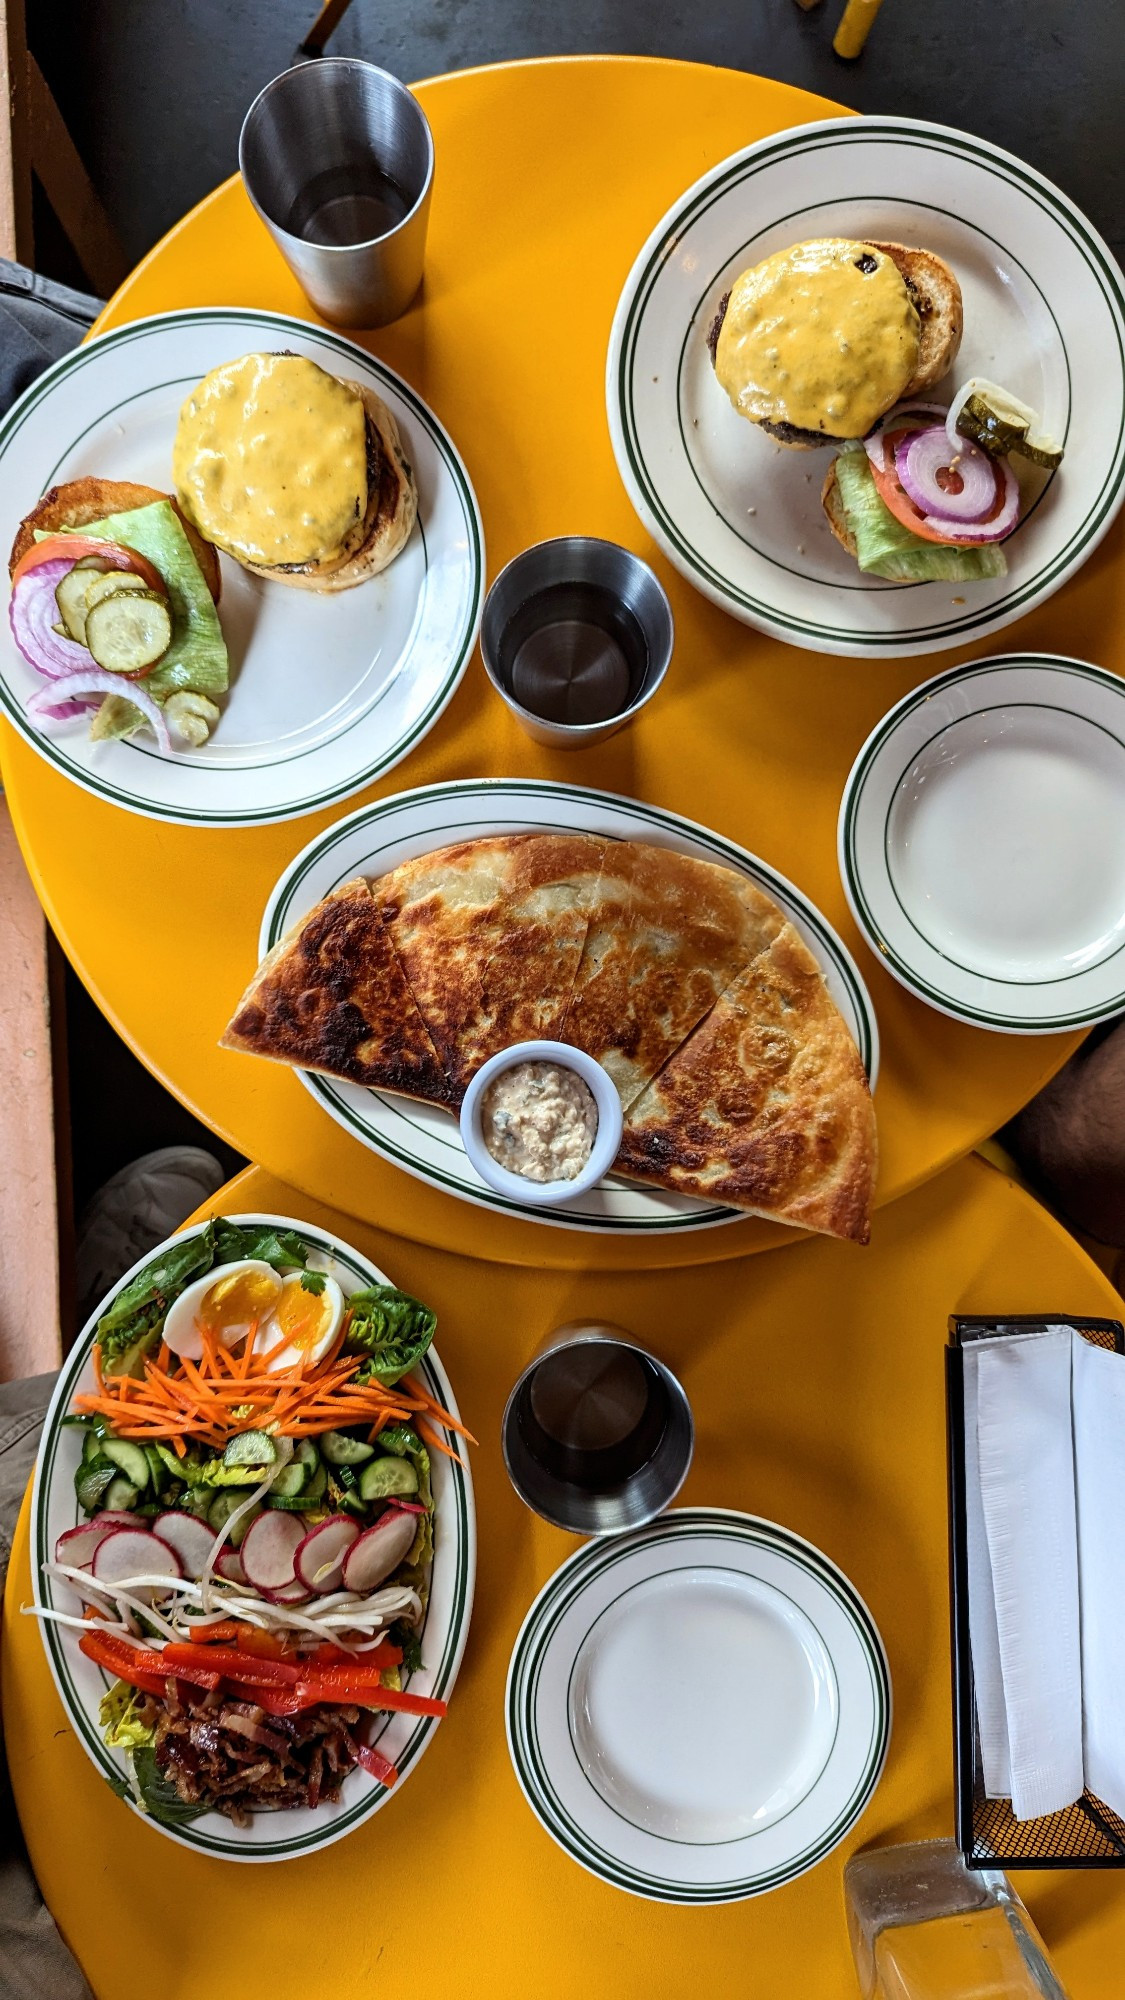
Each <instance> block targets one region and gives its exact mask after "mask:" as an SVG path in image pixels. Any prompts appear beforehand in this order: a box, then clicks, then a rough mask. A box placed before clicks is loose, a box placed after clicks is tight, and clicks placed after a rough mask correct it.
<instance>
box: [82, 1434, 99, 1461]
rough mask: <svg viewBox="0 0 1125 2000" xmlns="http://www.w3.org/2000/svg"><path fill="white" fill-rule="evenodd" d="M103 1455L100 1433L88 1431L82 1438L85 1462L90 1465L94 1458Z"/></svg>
mask: <svg viewBox="0 0 1125 2000" xmlns="http://www.w3.org/2000/svg"><path fill="white" fill-rule="evenodd" d="M101 1456H102V1440H101V1438H100V1436H99V1435H98V1432H97V1431H87V1432H86V1435H85V1437H84V1438H83V1440H82V1458H83V1461H84V1463H85V1464H87V1465H88V1464H89V1463H90V1460H91V1459H92V1458H100V1457H101Z"/></svg>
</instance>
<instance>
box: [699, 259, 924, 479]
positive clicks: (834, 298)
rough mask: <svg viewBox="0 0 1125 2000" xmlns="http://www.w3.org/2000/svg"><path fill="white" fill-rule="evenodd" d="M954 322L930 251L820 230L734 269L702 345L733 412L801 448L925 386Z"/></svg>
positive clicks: (866, 425)
mask: <svg viewBox="0 0 1125 2000" xmlns="http://www.w3.org/2000/svg"><path fill="white" fill-rule="evenodd" d="M962 322H963V313H962V306H961V288H960V286H959V285H958V283H957V280H956V278H955V277H954V275H953V272H952V271H951V270H950V268H949V266H948V264H946V263H945V262H944V261H943V260H942V258H940V257H938V256H936V255H935V254H934V252H933V251H930V250H908V249H906V248H904V246H903V245H902V244H901V243H866V242H858V241H855V240H853V239H852V238H850V237H843V236H825V237H818V238H816V239H815V240H814V241H812V242H808V243H797V244H794V245H793V247H792V248H791V249H789V250H780V251H778V252H776V253H775V255H774V256H772V257H767V258H766V259H765V261H764V263H761V264H756V265H754V267H753V269H752V270H749V271H744V272H743V273H742V275H741V277H739V278H737V279H736V280H735V283H734V284H733V285H732V287H731V289H730V291H729V292H728V293H727V294H726V296H725V297H724V298H723V299H722V300H721V301H720V304H719V310H718V313H717V314H716V317H715V319H714V322H713V324H712V326H711V329H710V332H709V333H708V336H707V343H708V346H709V348H710V350H711V359H712V361H713V363H714V367H715V373H716V375H717V377H718V379H719V382H720V384H721V385H722V387H723V388H724V389H725V390H726V393H727V395H728V396H729V397H730V400H731V402H732V403H733V404H734V407H735V409H736V410H738V411H739V413H740V414H741V415H742V416H744V417H747V418H748V419H749V420H750V422H751V423H755V424H759V425H760V426H761V428H762V429H763V430H764V431H768V432H769V434H770V436H771V437H773V438H775V439H776V440H777V442H778V443H779V444H784V445H794V446H797V447H799V448H802V449H803V448H808V447H810V446H814V445H822V444H833V443H835V444H838V443H839V442H840V441H841V440H842V439H844V438H862V437H866V436H867V434H868V432H869V431H870V430H872V429H873V427H874V426H875V424H877V423H878V421H879V419H880V417H882V416H885V415H886V412H887V411H888V410H890V409H892V408H893V407H894V405H895V404H896V403H898V402H900V401H901V400H902V398H903V397H914V396H920V395H924V394H925V393H926V392H927V391H928V390H930V389H932V388H933V387H934V385H935V384H936V383H937V382H940V380H941V378H942V376H943V375H945V374H946V372H947V371H948V369H949V368H950V366H951V365H952V362H953V360H954V357H955V355H956V353H957V349H958V347H959V346H960V344H961V328H962Z"/></svg>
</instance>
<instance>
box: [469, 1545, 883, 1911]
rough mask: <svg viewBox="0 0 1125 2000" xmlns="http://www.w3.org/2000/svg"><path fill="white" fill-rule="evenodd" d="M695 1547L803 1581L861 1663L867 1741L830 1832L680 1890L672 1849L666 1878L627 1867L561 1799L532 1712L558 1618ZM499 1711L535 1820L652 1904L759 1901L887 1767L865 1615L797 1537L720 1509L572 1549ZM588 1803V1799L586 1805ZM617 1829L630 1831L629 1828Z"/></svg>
mask: <svg viewBox="0 0 1125 2000" xmlns="http://www.w3.org/2000/svg"><path fill="white" fill-rule="evenodd" d="M693 1541H699V1542H701V1543H707V1544H712V1545H713V1544H714V1543H716V1542H718V1543H720V1544H721V1543H723V1542H727V1543H729V1544H731V1545H733V1546H736V1547H738V1548H742V1549H760V1550H763V1551H768V1552H770V1553H772V1554H776V1555H780V1556H782V1557H784V1558H786V1559H788V1560H789V1561H791V1562H792V1563H794V1564H795V1565H796V1566H797V1567H798V1568H799V1569H800V1570H802V1571H803V1572H804V1573H805V1574H806V1575H807V1576H809V1577H811V1578H812V1579H813V1580H814V1581H815V1582H816V1583H817V1584H818V1585H819V1586H820V1587H821V1588H822V1589H823V1590H824V1591H825V1592H826V1593H827V1595H828V1597H829V1598H830V1599H831V1600H832V1602H833V1604H834V1606H835V1607H836V1609H837V1611H838V1612H839V1613H840V1614H842V1616H843V1617H844V1618H845V1620H846V1621H847V1625H848V1627H849V1629H850V1632H851V1634H852V1635H853V1636H854V1639H855V1641H856V1643H857V1645H858V1648H859V1652H860V1655H861V1657H862V1659H863V1661H864V1664H865V1668H866V1675H867V1681H868V1691H869V1696H870V1730H869V1738H868V1740H867V1741H866V1742H865V1745H864V1748H863V1754H862V1757H861V1759H860V1768H859V1771H858V1774H857V1776H856V1778H855V1781H854V1783H853V1784H852V1787H851V1791H850V1795H849V1796H848V1798H847V1799H846V1800H845V1801H843V1802H842V1803H841V1804H840V1805H839V1806H838V1807H837V1809H836V1810H835V1811H834V1813H833V1817H832V1820H831V1823H830V1824H829V1825H827V1826H825V1827H824V1828H823V1829H822V1830H821V1832H820V1833H819V1834H818V1836H817V1837H816V1838H815V1839H813V1840H810V1841H808V1842H807V1843H806V1844H805V1845H804V1846H803V1847H802V1848H801V1850H800V1851H799V1852H798V1853H795V1854H794V1855H793V1856H792V1857H791V1858H790V1859H789V1860H787V1861H786V1862H785V1863H784V1864H783V1865H780V1866H776V1867H773V1868H769V1869H755V1868H753V1867H751V1868H749V1869H745V1870H743V1871H741V1872H739V1873H737V1874H735V1875H732V1876H730V1877H729V1878H722V1877H721V1876H720V1872H719V1866H718V1861H716V1879H715V1880H714V1881H712V1882H698V1881H696V1882H687V1881H684V1880H683V1879H682V1878H679V1877H677V1876H676V1874H675V1873H674V1871H673V1869H672V1866H671V1862H672V1859H673V1857H674V1852H675V1849H676V1848H677V1846H678V1845H680V1843H677V1842H674V1841H669V1842H666V1843H664V1844H665V1845H666V1846H667V1848H668V1850H669V1861H670V1866H669V1872H668V1873H667V1874H661V1873H657V1872H654V1871H653V1870H652V1869H651V1868H649V1869H645V1868H642V1867H640V1866H637V1865H634V1864H633V1863H632V1862H629V1861H627V1860H625V1859H623V1858H622V1856H621V1855H620V1854H619V1853H616V1852H614V1851H612V1850H611V1849H610V1848H608V1847H607V1846H606V1845H605V1844H604V1842H603V1841H600V1840H598V1839H596V1838H595V1837H594V1836H593V1834H592V1833H591V1832H590V1831H589V1830H588V1829H587V1828H586V1827H584V1826H583V1825H582V1824H581V1823H580V1821H579V1820H578V1819H577V1818H576V1817H575V1814H574V1812H573V1811H572V1810H571V1809H570V1808H569V1807H568V1805H567V1804H566V1803H565V1802H564V1800H563V1799H562V1798H561V1797H560V1795H559V1791H558V1788H557V1786H556V1785H555V1783H554V1782H553V1780H552V1777H551V1774H550V1771H549V1769H548V1765H547V1760H546V1759H545V1757H544V1754H543V1750H542V1746H541V1742H540V1735H539V1723H538V1713H537V1711H538V1701H539V1691H540V1682H541V1677H542V1672H543V1667H544V1662H545V1659H546V1656H547V1654H548V1652H549V1650H550V1647H551V1645H552V1642H553V1640H554V1638H555V1635H556V1633H557V1631H558V1628H559V1626H560V1624H561V1622H562V1620H563V1618H564V1617H565V1616H566V1614H567V1612H568V1611H570V1610H571V1609H572V1608H573V1606H574V1605H575V1604H576V1603H577V1601H578V1600H579V1599H580V1598H581V1597H582V1595H583V1594H584V1593H585V1592H586V1591H587V1590H588V1589H589V1588H590V1586H591V1585H592V1584H593V1583H595V1582H598V1581H601V1580H604V1579H605V1578H606V1577H607V1576H609V1575H611V1574H612V1572H613V1571H614V1570H615V1569H617V1568H618V1567H619V1566H620V1565H621V1564H623V1563H625V1562H626V1561H628V1560H629V1559H630V1558H631V1557H633V1556H635V1555H636V1554H637V1553H638V1551H639V1550H642V1549H643V1550H644V1551H645V1552H647V1551H649V1550H659V1549H661V1548H668V1549H671V1548H673V1547H681V1546H682V1545H683V1544H684V1543H689V1544H690V1543H691V1542H693ZM675 1566H678V1565H674V1567H675ZM653 1574H657V1575H658V1574H660V1572H659V1571H656V1572H653ZM646 1580H647V1579H646ZM806 1615H807V1614H806ZM569 1651H570V1646H569V1642H568V1652H569ZM506 1709H507V1728H508V1747H509V1750H510V1752H511V1757H512V1763H513V1765H514V1768H515V1772H516V1777H517V1778H518V1780H519V1783H520V1786H521V1788H522V1790H523V1792H524V1795H525V1797H526V1798H527V1801H528V1803H529V1805H530V1806H531V1808H532V1810H533V1812H534V1813H535V1814H536V1817H537V1818H538V1819H539V1820H540V1821H541V1822H542V1824H543V1826H544V1827H545V1828H546V1830H547V1832H548V1833H550V1834H551V1835H552V1837H553V1838H554V1839H555V1840H556V1841H557V1842H558V1843H559V1845H560V1847H562V1848H563V1849H564V1851H565V1852H566V1853H567V1854H568V1855H569V1856H570V1857H571V1859H572V1860H574V1861H577V1862H578V1863H579V1864H580V1865H581V1866H582V1867H584V1868H587V1869H589V1870H590V1871H591V1872H592V1873H593V1874H595V1875H598V1876H600V1877H601V1878H602V1880H603V1881H606V1882H609V1883H611V1884H612V1885H613V1886H614V1887H616V1888H620V1889H627V1890H629V1891H630V1892H631V1893H632V1894H634V1895H637V1896H644V1897H648V1898H650V1899H652V1900H654V1901H658V1902H667V1903H686V1904H713V1903H729V1902H739V1901H743V1900H745V1899H746V1898H748V1897H751V1896H756V1895H761V1894H762V1893H764V1892H765V1891H766V1890H768V1889H774V1888H778V1887H780V1886H781V1885H782V1884H783V1883H785V1882H791V1881H793V1880H794V1879H795V1878H796V1877H797V1876H798V1875H802V1874H804V1873H805V1871H806V1870H807V1869H809V1868H812V1867H815V1865H816V1863H817V1862H818V1861H822V1860H823V1859H824V1857H825V1855H827V1854H828V1853H830V1852H831V1850H832V1849H833V1848H834V1847H835V1846H837V1845H838V1843H839V1842H840V1841H841V1840H842V1839H843V1838H844V1836H845V1834H846V1833H847V1832H848V1830H849V1828H850V1827H852V1826H853V1825H854V1824H855V1822H856V1820H857V1819H858V1818H859V1816H860V1814H861V1813H862V1812H863V1811H864V1808H865V1807H866V1805H867V1804H868V1802H869V1800H870V1799H871V1797H872V1794H873V1793H874V1791H875V1787H876V1785H877V1784H878V1782H879V1778H880V1776H881V1773H882V1769H883V1765H884V1762H885V1760H886V1755H887V1749H888V1745H889V1743H890V1730H891V1683H890V1671H889V1668H888V1666H887V1659H886V1654H885V1652H884V1649H883V1643H882V1640H881V1639H880V1637H879V1633H878V1631H877V1629H876V1627H875V1624H874V1621H873V1619H872V1617H871V1614H870V1612H869V1611H868V1609H867V1606H866V1605H865V1604H864V1602H863V1600H862V1598H861V1597H860V1596H859V1595H858V1593H857V1592H856V1590H855V1589H854V1588H853V1586H852V1584H851V1583H849V1581H848V1579H847V1578H846V1577H845V1576H844V1575H843V1573H842V1571H840V1570H839V1569H837V1567H836V1565H835V1563H833V1562H831V1561H830V1560H829V1559H828V1557H827V1556H825V1555H823V1554H821V1552H820V1551H819V1550H818V1549H816V1548H814V1547H813V1546H812V1544H811V1543H809V1542H806V1541H804V1540H802V1538H801V1537H800V1536H799V1535H795V1534H793V1533H792V1532H791V1531H790V1530H788V1529H786V1528H782V1527H778V1526H777V1525H775V1524H774V1523H773V1522H769V1521H764V1520H761V1519H759V1518H757V1517H756V1516H754V1515H750V1514H740V1513H735V1512H731V1511H729V1510H725V1509H720V1508H706V1507H696V1508H691V1507H685V1508H677V1509H675V1510H673V1511H672V1512H671V1513H669V1514H665V1515H663V1516H662V1517H661V1518H660V1519H658V1520H657V1521H655V1522H653V1523H652V1524H651V1525H650V1526H649V1527H647V1528H644V1529H641V1530H640V1531H638V1532H637V1533H635V1534H631V1535H625V1536H622V1537H620V1538H617V1539H614V1540H612V1541H608V1542H606V1541H601V1542H593V1543H591V1544H589V1545H588V1546H587V1547H585V1548H582V1549H579V1550H578V1552H577V1553H576V1554H575V1555H573V1556H571V1557H570V1558H569V1560H568V1561H566V1562H565V1563H564V1564H563V1565H562V1567H561V1569H559V1570H557V1571H556V1572H555V1575H554V1576H553V1577H552V1578H551V1579H550V1581H549V1582H548V1583H547V1584H546V1585H545V1586H544V1588H543V1589H542V1590H541V1591H540V1593H539V1596H538V1597H537V1598H536V1600H535V1602H534V1604H533V1605H532V1607H531V1610H530V1611H529V1613H528V1615H527V1618H526V1619H525V1621H524V1624H523V1627H522V1629H521V1631H520V1633H519V1636H518V1638H517V1640H516V1644H515V1648H514V1650H513V1653H512V1659H511V1665H510V1667H509V1670H508V1686H507V1695H506ZM569 1733H570V1732H569V1730H568V1734H569ZM570 1740H571V1744H572V1754H573V1755H574V1758H575V1763H576V1766H577V1765H578V1756H577V1751H576V1750H575V1749H574V1748H573V1738H572V1736H571V1739H570ZM584 1775H585V1774H584ZM596 1796H597V1795H596V1794H595V1793H594V1792H593V1791H591V1798H594V1797H596ZM614 1817H615V1818H619V1817H620V1815H616V1814H614ZM625 1824H627V1825H630V1826H631V1825H632V1824H633V1823H632V1822H625ZM639 1831H641V1833H642V1837H643V1838H644V1839H648V1840H653V1841H654V1842H656V1841H658V1840H659V1838H660V1837H659V1836H656V1835H652V1834H650V1833H648V1832H647V1831H646V1830H644V1829H639ZM753 1838H754V1836H750V1837H749V1839H751V1840H752V1839H753ZM684 1844H688V1843H684ZM746 1844H747V1843H746V1842H744V1841H739V1842H736V1843H731V1842H718V1843H714V1844H713V1847H714V1851H715V1852H716V1855H717V1854H718V1851H719V1849H721V1848H723V1847H726V1848H729V1847H730V1846H731V1845H736V1846H744V1845H746ZM704 1845H706V1843H704Z"/></svg>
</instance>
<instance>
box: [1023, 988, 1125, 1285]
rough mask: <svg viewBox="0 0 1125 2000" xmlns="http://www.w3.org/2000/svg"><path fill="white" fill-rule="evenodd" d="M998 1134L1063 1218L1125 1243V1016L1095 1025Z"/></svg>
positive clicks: (1107, 1239) (1105, 1239)
mask: <svg viewBox="0 0 1125 2000" xmlns="http://www.w3.org/2000/svg"><path fill="white" fill-rule="evenodd" d="M998 1137H999V1139H1000V1143H1001V1145H1003V1146H1006V1147H1007V1149H1008V1151H1009V1153H1011V1154H1012V1156H1013V1158H1014V1159H1016V1160H1017V1161H1018V1162H1019V1164H1020V1166H1021V1167H1022V1169H1023V1171H1024V1172H1025V1173H1026V1175H1027V1177H1028V1179H1029V1180H1030V1181H1032V1182H1033V1183H1034V1184H1035V1185H1036V1186H1037V1187H1038V1188H1039V1189H1040V1190H1041V1191H1042V1193H1043V1194H1044V1196H1045V1197H1046V1199H1047V1201H1048V1202H1049V1203H1050V1204H1051V1206H1052V1207H1053V1208H1054V1209H1055V1210H1056V1212H1057V1213H1058V1214H1059V1215H1060V1216H1061V1217H1062V1219H1063V1221H1064V1222H1068V1223H1069V1224H1070V1225H1071V1227H1072V1228H1074V1229H1079V1230H1081V1231H1082V1233H1083V1234H1084V1235H1086V1236H1092V1237H1094V1238H1095V1239H1096V1240H1097V1241H1098V1242H1099V1243H1109V1244H1113V1245H1115V1246H1116V1247H1117V1248H1118V1249H1122V1248H1125V1021H1114V1022H1111V1023H1110V1024H1109V1025H1108V1026H1106V1027H1104V1028H1101V1029H1098V1030H1095V1032H1094V1034H1092V1035H1091V1036H1090V1038H1089V1040H1088V1041H1086V1042H1084V1043H1083V1044H1082V1047H1081V1048H1080V1049H1079V1050H1078V1051H1077V1053H1076V1054H1075V1055H1073V1056H1071V1058H1070V1061H1069V1062H1068V1063H1066V1064H1064V1066H1063V1068H1062V1069H1061V1070H1060V1071H1059V1073H1058V1075H1057V1076H1056V1077H1052V1079H1051V1081H1050V1083H1048V1084H1046V1085H1045V1086H1044V1088H1043V1089H1042V1090H1041V1091H1040V1092H1039V1095H1038V1096H1037V1097H1033V1098H1032V1100H1031V1103H1030V1104H1029V1105H1028V1106H1027V1107H1026V1109H1025V1110H1023V1111H1021V1112H1019V1113H1018V1114H1017V1116H1016V1117H1015V1118H1013V1119H1012V1121H1011V1123H1010V1124H1008V1125H1006V1126H1005V1127H1004V1130H1003V1131H1002V1132H1001V1133H999V1134H998Z"/></svg>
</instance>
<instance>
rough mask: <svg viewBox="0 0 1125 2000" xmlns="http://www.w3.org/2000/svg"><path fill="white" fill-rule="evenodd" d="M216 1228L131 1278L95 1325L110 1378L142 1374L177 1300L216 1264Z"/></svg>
mask: <svg viewBox="0 0 1125 2000" xmlns="http://www.w3.org/2000/svg"><path fill="white" fill-rule="evenodd" d="M213 1229H214V1225H213V1224H211V1225H209V1226H208V1227H207V1228H206V1229H204V1230H203V1231H201V1233H200V1234H199V1235H198V1236H189V1237H187V1238H185V1239H181V1240H180V1241H178V1242H176V1243H170V1244H169V1245H168V1248H167V1249H166V1250H162V1251H160V1253H159V1255H158V1256H156V1257H154V1258H153V1259H152V1260H151V1262H150V1263H148V1264H146V1265H145V1266H144V1268H143V1270H140V1271H138V1272H137V1274H136V1276H135V1277H134V1278H130V1280H129V1283H128V1284H127V1285H126V1286H125V1288H124V1290H123V1291H121V1292H119V1293H118V1294H117V1297H116V1298H115V1299H114V1301H113V1304H112V1305H111V1306H110V1308H109V1310H108V1312H105V1313H103V1314H102V1317H101V1319H100V1320H99V1321H98V1326H97V1341H98V1347H99V1349H100V1351H101V1357H102V1363H103V1365H104V1366H105V1367H106V1368H107V1369H108V1371H109V1372H110V1373H111V1374H114V1375H133V1374H137V1375H139V1374H141V1373H143V1370H142V1368H141V1365H140V1364H141V1361H142V1360H143V1357H144V1356H145V1355H146V1354H148V1353H151V1351H152V1349H153V1348H155V1347H156V1345H157V1343H158V1342H159V1339H160V1334H161V1330H162V1328H163V1326H164V1320H165V1316H166V1314H167V1311H168V1308H169V1306H170V1305H171V1304H172V1301H173V1299H178V1298H179V1296H180V1293H181V1292H182V1291H184V1290H185V1289H186V1287H187V1286H188V1285H190V1284H191V1282H192V1280H193V1279H194V1278H198V1277H202V1275H203V1273H204V1272H205V1271H209V1270H210V1269H211V1266H212V1264H213V1263H214V1261H215V1244H214V1236H213Z"/></svg>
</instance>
